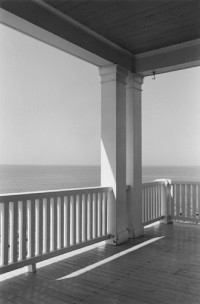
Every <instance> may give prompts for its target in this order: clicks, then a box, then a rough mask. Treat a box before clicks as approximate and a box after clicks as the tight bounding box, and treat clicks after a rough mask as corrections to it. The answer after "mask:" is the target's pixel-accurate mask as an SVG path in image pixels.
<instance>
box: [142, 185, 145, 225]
mask: <svg viewBox="0 0 200 304" xmlns="http://www.w3.org/2000/svg"><path fill="white" fill-rule="evenodd" d="M144 222H145V205H144V188H142V223H144Z"/></svg>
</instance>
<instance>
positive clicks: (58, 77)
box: [0, 25, 200, 166]
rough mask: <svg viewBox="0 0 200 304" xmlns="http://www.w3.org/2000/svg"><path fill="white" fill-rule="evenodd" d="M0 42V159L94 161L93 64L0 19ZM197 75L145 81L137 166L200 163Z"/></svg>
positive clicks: (96, 103)
mask: <svg viewBox="0 0 200 304" xmlns="http://www.w3.org/2000/svg"><path fill="white" fill-rule="evenodd" d="M0 45H1V50H0V147H1V148H0V164H32V165H74V164H77V165H99V164H100V138H101V132H100V126H101V117H100V111H101V102H100V100H101V96H100V89H101V88H100V76H99V72H98V68H97V67H95V66H93V65H91V64H88V63H86V62H84V61H82V60H80V59H77V58H75V57H73V56H71V55H69V54H66V53H64V52H62V51H60V50H57V49H55V48H53V47H51V46H49V45H46V44H44V43H42V42H40V41H37V40H35V39H33V38H31V37H28V36H26V35H23V34H21V33H19V32H17V31H15V30H13V29H10V28H8V27H5V26H3V25H0ZM199 79H200V68H192V69H187V70H182V71H178V72H171V73H167V74H162V75H156V80H152V77H146V78H145V79H144V85H143V95H142V117H143V122H142V130H143V134H142V144H143V165H172V166H174V165H180V166H181V165H188V166H196V165H200V86H199V84H198V82H199Z"/></svg>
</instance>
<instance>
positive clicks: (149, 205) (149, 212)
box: [147, 188, 151, 221]
mask: <svg viewBox="0 0 200 304" xmlns="http://www.w3.org/2000/svg"><path fill="white" fill-rule="evenodd" d="M147 197H148V198H147V201H148V203H147V205H148V221H149V220H151V196H150V188H147Z"/></svg>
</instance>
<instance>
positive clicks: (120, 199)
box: [100, 65, 128, 244]
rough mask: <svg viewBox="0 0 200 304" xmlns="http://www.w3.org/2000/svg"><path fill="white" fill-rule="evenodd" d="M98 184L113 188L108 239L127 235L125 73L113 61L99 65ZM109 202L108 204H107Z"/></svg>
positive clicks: (117, 241)
mask: <svg viewBox="0 0 200 304" xmlns="http://www.w3.org/2000/svg"><path fill="white" fill-rule="evenodd" d="M100 75H101V100H102V102H101V185H102V186H110V187H112V188H113V200H115V208H112V209H110V211H109V210H108V227H109V232H110V233H111V234H112V235H113V238H112V240H111V243H113V244H120V243H122V242H125V241H127V239H128V216H127V204H126V76H127V71H126V70H124V69H122V68H120V67H119V66H117V65H109V66H106V67H102V68H100ZM111 205H113V203H112V204H110V206H111Z"/></svg>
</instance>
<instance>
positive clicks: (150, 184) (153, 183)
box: [142, 181, 165, 188]
mask: <svg viewBox="0 0 200 304" xmlns="http://www.w3.org/2000/svg"><path fill="white" fill-rule="evenodd" d="M164 183H165V182H164V181H153V182H147V183H142V187H143V188H145V187H151V186H157V185H162V184H164Z"/></svg>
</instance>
